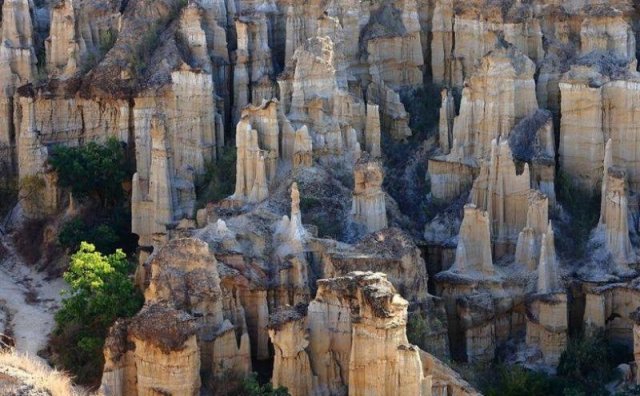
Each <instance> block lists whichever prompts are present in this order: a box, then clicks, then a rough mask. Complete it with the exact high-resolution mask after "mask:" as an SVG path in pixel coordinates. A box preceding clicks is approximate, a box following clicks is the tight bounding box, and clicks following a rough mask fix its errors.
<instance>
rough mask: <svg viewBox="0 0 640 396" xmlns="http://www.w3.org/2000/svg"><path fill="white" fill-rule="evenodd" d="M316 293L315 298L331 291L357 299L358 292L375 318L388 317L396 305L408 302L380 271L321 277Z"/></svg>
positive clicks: (340, 296)
mask: <svg viewBox="0 0 640 396" xmlns="http://www.w3.org/2000/svg"><path fill="white" fill-rule="evenodd" d="M317 284H318V295H317V297H316V300H318V299H322V297H323V295H325V294H327V293H332V294H335V295H337V296H338V297H339V298H345V299H350V300H354V301H353V302H354V303H357V302H358V301H359V298H358V297H359V295H358V292H361V293H362V297H363V299H364V301H363V302H365V303H366V304H367V305H368V306H369V307H370V308H371V312H372V313H373V315H374V316H375V317H377V318H390V317H393V316H394V312H397V307H402V306H404V307H406V306H408V305H409V303H408V302H407V301H406V300H405V299H403V298H402V297H401V296H400V295H399V294H397V293H396V289H395V287H394V286H393V285H392V284H391V282H389V281H388V280H387V275H386V274H384V273H382V272H361V271H355V272H351V273H349V274H347V275H346V276H342V277H338V278H332V279H321V280H319V281H318V282H317ZM352 305H353V304H352Z"/></svg>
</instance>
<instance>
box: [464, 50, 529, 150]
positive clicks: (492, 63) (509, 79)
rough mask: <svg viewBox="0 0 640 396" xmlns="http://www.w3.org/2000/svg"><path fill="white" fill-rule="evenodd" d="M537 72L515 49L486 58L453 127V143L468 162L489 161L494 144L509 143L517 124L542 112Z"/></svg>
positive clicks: (468, 84)
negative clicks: (539, 105) (461, 150)
mask: <svg viewBox="0 0 640 396" xmlns="http://www.w3.org/2000/svg"><path fill="white" fill-rule="evenodd" d="M534 72H535V65H534V64H533V62H531V60H530V59H529V58H527V57H526V56H525V55H523V54H522V53H521V52H520V51H518V50H517V49H516V48H514V47H509V48H503V49H496V50H493V51H491V52H490V53H489V54H487V55H486V56H485V57H483V58H482V61H481V63H480V65H479V66H478V68H477V69H475V72H474V74H473V75H472V76H470V77H469V79H468V80H467V82H466V86H465V88H464V89H463V91H462V99H461V103H460V112H459V115H458V116H457V117H456V118H455V120H454V124H453V140H455V141H456V142H457V145H460V146H462V147H463V152H464V157H465V158H470V159H476V160H480V159H483V158H485V159H486V158H489V156H490V154H491V142H492V141H493V140H494V139H502V140H505V141H506V139H507V138H508V137H509V133H510V132H511V130H512V129H513V127H514V126H515V125H516V123H517V122H518V121H520V120H521V119H523V118H524V117H525V116H527V115H529V114H530V113H532V112H533V111H535V110H536V109H537V108H538V103H537V99H536V89H535V82H534V80H533V74H534ZM456 149H457V148H456ZM452 150H455V149H454V148H452Z"/></svg>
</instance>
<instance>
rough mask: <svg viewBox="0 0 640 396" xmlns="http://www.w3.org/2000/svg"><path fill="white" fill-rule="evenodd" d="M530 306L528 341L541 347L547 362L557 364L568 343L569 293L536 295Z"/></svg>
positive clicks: (552, 364) (528, 343) (529, 343)
mask: <svg viewBox="0 0 640 396" xmlns="http://www.w3.org/2000/svg"><path fill="white" fill-rule="evenodd" d="M528 307H529V310H528V314H527V335H526V343H527V345H528V346H534V347H537V348H538V349H540V351H541V352H542V356H543V362H544V363H545V364H547V365H550V366H556V365H557V364H558V362H559V361H560V356H561V355H562V352H564V350H565V349H566V348H567V344H568V331H569V324H568V310H567V295H566V294H565V293H555V294H553V293H551V294H545V295H538V296H534V299H533V300H532V301H531V302H530V303H529V305H528Z"/></svg>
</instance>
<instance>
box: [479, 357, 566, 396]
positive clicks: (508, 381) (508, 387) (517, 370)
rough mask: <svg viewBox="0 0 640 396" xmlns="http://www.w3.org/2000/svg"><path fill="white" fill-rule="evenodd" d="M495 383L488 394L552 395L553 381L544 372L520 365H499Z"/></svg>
mask: <svg viewBox="0 0 640 396" xmlns="http://www.w3.org/2000/svg"><path fill="white" fill-rule="evenodd" d="M493 372H494V374H493V376H492V379H493V381H494V383H493V384H491V385H489V386H488V388H487V389H486V390H485V392H484V394H485V395H487V396H541V395H552V394H554V392H553V385H554V384H553V382H552V381H550V379H549V377H548V376H547V375H546V374H543V373H537V372H534V371H530V370H527V369H525V368H522V367H520V366H502V365H501V366H498V368H497V369H495V370H493Z"/></svg>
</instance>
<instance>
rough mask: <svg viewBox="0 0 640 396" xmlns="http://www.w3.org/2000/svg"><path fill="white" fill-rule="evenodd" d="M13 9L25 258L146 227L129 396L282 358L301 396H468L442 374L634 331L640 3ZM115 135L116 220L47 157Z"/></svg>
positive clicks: (15, 218) (12, 208)
mask: <svg viewBox="0 0 640 396" xmlns="http://www.w3.org/2000/svg"><path fill="white" fill-rule="evenodd" d="M1 8H2V9H1V13H2V14H1V20H2V24H1V27H0V35H1V38H2V42H1V44H0V88H2V90H1V92H0V200H1V201H2V202H0V210H1V211H2V213H0V215H1V216H0V217H2V218H3V221H2V224H0V234H1V235H0V237H2V241H0V243H1V244H0V249H2V246H7V247H8V249H9V250H10V249H12V248H13V247H14V246H15V247H17V248H20V247H21V246H22V245H25V243H24V240H23V239H24V238H25V235H29V238H31V234H34V235H33V241H34V243H35V242H38V244H39V241H40V240H42V241H43V242H42V246H38V249H33V250H34V251H38V252H40V251H42V252H45V256H47V257H45V258H43V259H40V260H39V262H38V266H39V267H42V268H47V269H50V268H49V267H50V266H49V265H48V264H49V263H48V262H47V260H50V261H52V262H53V261H54V260H55V261H56V263H64V262H66V259H65V257H66V256H65V255H66V254H67V253H70V252H65V251H63V249H62V248H60V246H58V245H60V244H58V243H57V242H56V241H57V240H58V239H59V238H58V237H59V235H58V234H59V231H57V230H58V229H60V230H64V229H65V228H66V225H67V224H69V222H70V221H82V222H83V223H87V227H91V228H96V229H97V227H99V226H100V225H101V222H103V221H105V222H106V221H107V220H106V218H107V217H109V216H111V214H112V213H111V212H113V213H116V212H117V213H120V212H123V213H125V214H126V215H128V214H129V212H130V214H131V230H127V229H124V230H121V229H120V228H122V227H120V225H119V224H118V227H117V228H118V230H117V231H118V237H119V238H120V237H121V238H120V241H121V242H122V244H123V245H127V246H126V247H127V249H129V252H130V253H131V254H134V252H135V254H136V256H137V261H138V267H137V270H136V274H135V283H136V285H137V286H138V287H139V288H140V289H141V291H143V293H144V295H145V305H144V308H143V309H142V311H141V312H140V313H138V314H137V315H135V316H134V317H132V318H129V319H122V320H119V321H118V322H117V323H116V324H115V325H114V326H113V328H112V329H111V330H110V334H109V337H108V339H107V342H106V345H105V349H104V354H105V361H106V364H105V367H104V376H103V379H102V389H103V391H104V393H106V394H132V395H136V394H141V395H143V394H149V395H150V394H154V395H155V394H187V395H189V394H215V393H223V391H222V390H221V389H220V387H221V386H222V385H221V384H222V383H223V381H224V386H225V387H226V386H228V388H229V389H227V390H225V392H226V391H228V392H233V391H234V390H235V387H236V386H237V385H238V384H239V382H240V380H242V379H243V378H244V377H245V376H247V375H249V374H250V373H251V371H252V370H253V369H254V366H257V365H259V367H262V365H263V364H264V365H265V366H269V365H270V364H271V359H273V360H274V363H275V366H274V371H273V375H272V380H273V383H274V385H276V386H278V385H284V386H287V387H288V388H289V391H290V392H291V393H292V394H294V395H295V394H299V395H303V394H304V395H306V394H310V395H329V394H347V393H348V394H353V395H365V394H366V395H368V394H415V395H471V394H477V393H476V392H475V391H474V390H473V389H471V388H470V387H469V385H468V384H466V383H465V382H464V381H462V380H461V379H460V377H459V376H457V374H455V373H454V372H453V371H452V370H451V369H450V368H449V367H447V366H446V365H445V364H444V363H442V362H440V361H439V360H438V359H436V358H435V357H434V356H432V355H431V354H433V355H437V356H438V357H441V358H444V359H449V358H453V359H455V360H457V361H466V362H476V361H480V362H482V361H484V362H489V361H492V360H493V359H494V357H496V356H497V355H496V353H497V351H502V350H505V351H507V354H509V353H510V352H511V349H509V348H502V347H503V346H505V345H518V346H519V347H520V346H522V347H525V346H526V347H527V353H528V352H530V351H529V350H528V349H531V350H536V349H537V350H538V351H539V352H540V353H537V354H535V355H526V354H525V355H526V356H528V358H531V357H532V356H534V357H533V358H535V357H542V360H541V361H538V362H534V363H544V364H546V365H553V364H556V363H557V362H558V359H559V356H560V354H561V352H562V350H563V349H564V348H565V346H566V344H567V342H568V328H569V323H571V327H572V330H573V329H574V328H575V329H576V330H581V329H580V327H584V329H585V330H587V332H593V331H595V330H596V329H604V330H605V332H606V335H607V337H609V338H611V339H615V340H621V341H623V342H625V343H627V344H629V343H630V340H631V339H632V338H633V325H634V320H635V319H633V317H631V316H630V315H631V313H632V312H633V311H634V310H635V309H636V308H637V306H638V305H639V303H638V301H640V300H639V296H638V289H639V287H638V280H637V279H636V276H637V273H636V271H637V268H636V267H637V264H638V263H637V261H638V259H637V255H636V252H635V249H636V245H637V244H638V239H639V234H638V216H639V213H638V202H639V199H640V198H639V196H640V195H639V194H640V165H639V164H640V161H639V158H640V151H639V150H640V149H639V148H638V147H639V146H638V144H637V141H638V140H640V127H639V126H638V125H640V124H639V123H638V122H637V120H638V118H640V116H639V115H638V109H640V99H639V98H640V96H639V95H638V91H639V87H640V73H639V72H638V71H637V60H636V53H637V49H636V46H637V44H636V39H635V37H636V34H637V32H638V27H639V26H640V25H639V24H638V12H639V10H640V8H639V6H638V4H634V3H633V2H631V1H630V0H611V1H600V0H598V1H586V0H570V1H568V2H560V1H557V0H536V1H489V2H487V1H480V0H464V1H463V0H434V1H425V0H385V1H360V0H333V1H325V0H308V1H306V2H296V1H293V0H233V1H231V0H193V1H180V0H154V1H153V2H149V1H145V0H128V1H116V2H95V1H90V0H60V1H56V2H42V1H36V2H32V1H27V0H6V1H4V2H3V3H2V7H1ZM438 95H440V102H438ZM436 117H439V119H438V118H436ZM108 139H116V140H117V141H118V142H119V143H120V145H121V147H122V153H123V156H124V157H125V159H126V162H127V164H131V167H132V169H127V170H126V172H127V178H128V179H129V178H130V180H125V181H124V182H122V183H120V184H122V196H123V197H124V198H123V199H124V201H125V202H122V204H121V205H120V203H119V204H118V207H117V208H98V206H97V205H96V202H94V201H96V200H95V199H94V197H93V195H92V194H88V196H87V197H86V198H85V199H81V200H79V199H76V197H74V196H72V194H70V191H71V189H70V188H69V187H68V186H67V185H65V182H64V179H65V178H64V177H63V176H66V175H60V174H57V173H56V169H54V168H55V166H54V165H55V164H54V162H53V161H49V160H50V159H51V158H52V153H54V152H55V150H57V149H59V147H60V146H64V147H79V146H80V147H81V146H84V145H87V144H88V143H94V142H95V143H104V142H106V141H108ZM233 146H235V147H233ZM234 154H235V158H234ZM234 161H235V162H234ZM75 165H77V166H82V164H75ZM129 172H130V173H129ZM234 172H235V173H234ZM234 175H235V179H234V177H233V176H234ZM556 175H558V176H559V178H558V180H556ZM29 181H32V182H33V181H35V182H37V183H38V185H39V186H40V185H43V186H44V187H43V188H42V191H39V193H38V194H37V198H38V202H37V203H36V201H35V200H30V199H28V197H29V196H30V195H29V192H28V191H25V190H26V188H25V185H26V186H27V187H28V182H29ZM556 190H557V192H558V195H557V196H556ZM598 192H601V194H602V196H601V205H600V207H601V209H600V219H599V222H598V225H597V226H596V227H595V229H593V230H591V233H590V234H589V236H586V234H587V232H586V231H585V232H581V231H582V230H583V229H584V230H587V228H592V227H593V226H594V225H595V218H594V224H590V225H589V226H588V227H586V226H583V223H584V222H585V221H586V220H587V219H588V218H590V217H591V216H590V215H592V214H593V213H582V209H586V208H589V210H590V205H589V202H590V199H592V198H594V197H595V196H596V195H597V193H598ZM98 195H99V194H98ZM569 195H572V196H571V197H568V196H569ZM212 196H215V198H216V201H215V202H209V201H210V200H211V197H212ZM222 196H224V197H227V198H223V199H219V200H217V199H218V198H220V197H222ZM583 201H584V202H583ZM582 204H584V205H582ZM5 207H8V208H6V209H5ZM576 207H577V209H576ZM98 209H100V210H98ZM97 212H101V213H99V214H98V213H97ZM102 212H104V214H103V213H102ZM107 212H108V213H107ZM94 214H95V216H94ZM583 215H584V216H583ZM93 217H95V219H94V218H93ZM114 217H115V215H114ZM85 220H87V221H85ZM552 222H553V226H552ZM40 224H44V225H43V226H42V227H40V226H39V225H40ZM36 226H37V227H40V228H41V229H38V230H37V232H32V231H33V230H31V227H36ZM37 227H36V228H37ZM576 227H579V229H578V228H576ZM121 231H122V232H121ZM129 231H131V232H132V233H133V234H135V235H137V237H138V239H137V243H138V249H137V250H136V249H135V248H134V247H135V242H136V241H135V238H132V236H131V235H129V234H130V233H129ZM121 233H122V235H120V234H121ZM5 234H7V235H8V236H6V237H5ZM90 236H91V235H87V236H86V237H87V238H88V239H90V238H89V237H90ZM5 238H6V241H8V242H7V243H5ZM129 242H131V243H129ZM130 245H131V246H130ZM123 247H124V246H123ZM556 247H557V249H558V252H557V254H556ZM583 247H584V249H583ZM22 250H25V249H24V247H23V248H22ZM28 253H29V252H26V253H25V254H24V255H25V258H27V257H26V256H28ZM50 254H51V256H56V257H55V258H52V259H49V257H48V256H49V255H50ZM0 255H1V253H0ZM0 261H1V260H0ZM365 271H367V272H365ZM369 271H371V272H369ZM565 286H566V290H565ZM396 291H397V293H398V294H396ZM400 295H402V297H400ZM314 296H315V299H314ZM0 300H1V299H0ZM583 301H584V307H583V305H582V302H583ZM0 305H1V304H0ZM0 308H1V307H0ZM583 308H584V317H583V321H584V326H580V323H579V322H580V321H579V320H578V319H579V318H578V317H577V316H579V315H581V313H582V312H583ZM569 314H571V320H569ZM407 324H409V326H408V325H407ZM407 327H408V328H407ZM407 333H409V334H410V336H411V337H410V338H411V340H412V342H414V343H416V344H418V345H419V347H420V348H422V350H421V349H419V348H418V346H414V345H410V344H409V341H408V338H407V337H408V336H407ZM270 340H271V341H270ZM425 351H426V352H425ZM519 352H521V351H519ZM517 355H518V356H517V357H516V359H519V358H520V357H522V356H524V355H521V354H517ZM511 357H514V356H509V358H511ZM533 358H532V359H533ZM256 362H258V363H257V364H256ZM526 363H531V362H526ZM227 381H228V382H227Z"/></svg>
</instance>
